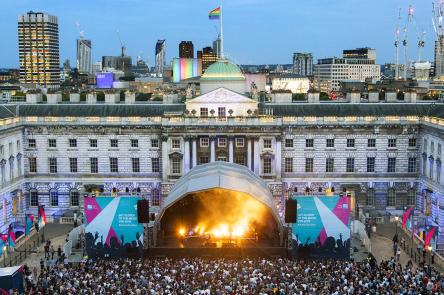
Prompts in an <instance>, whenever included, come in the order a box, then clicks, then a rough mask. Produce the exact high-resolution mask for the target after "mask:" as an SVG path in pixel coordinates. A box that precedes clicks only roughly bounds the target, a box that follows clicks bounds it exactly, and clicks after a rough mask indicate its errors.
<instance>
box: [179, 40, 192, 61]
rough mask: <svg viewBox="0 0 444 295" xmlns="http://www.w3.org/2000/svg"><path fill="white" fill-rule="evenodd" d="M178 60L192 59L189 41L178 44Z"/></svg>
mask: <svg viewBox="0 0 444 295" xmlns="http://www.w3.org/2000/svg"><path fill="white" fill-rule="evenodd" d="M179 57H180V58H194V45H193V42H191V41H182V42H180V44H179Z"/></svg>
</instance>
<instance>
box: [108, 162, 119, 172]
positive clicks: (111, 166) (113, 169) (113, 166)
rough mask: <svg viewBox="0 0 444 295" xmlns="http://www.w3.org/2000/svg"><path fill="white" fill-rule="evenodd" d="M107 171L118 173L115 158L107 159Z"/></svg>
mask: <svg viewBox="0 0 444 295" xmlns="http://www.w3.org/2000/svg"><path fill="white" fill-rule="evenodd" d="M109 169H110V171H111V172H112V173H117V172H119V162H118V159H117V158H109Z"/></svg>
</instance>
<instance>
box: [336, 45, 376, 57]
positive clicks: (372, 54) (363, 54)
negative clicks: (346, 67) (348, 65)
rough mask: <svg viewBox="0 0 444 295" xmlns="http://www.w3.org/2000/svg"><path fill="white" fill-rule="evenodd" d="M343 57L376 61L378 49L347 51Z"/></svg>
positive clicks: (366, 48) (343, 53) (367, 48)
mask: <svg viewBox="0 0 444 295" xmlns="http://www.w3.org/2000/svg"><path fill="white" fill-rule="evenodd" d="M342 56H343V57H344V58H353V59H372V60H376V49H373V48H369V47H364V48H356V49H345V50H343V51H342Z"/></svg>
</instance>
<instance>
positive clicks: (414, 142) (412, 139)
mask: <svg viewBox="0 0 444 295" xmlns="http://www.w3.org/2000/svg"><path fill="white" fill-rule="evenodd" d="M409 147H416V138H409Z"/></svg>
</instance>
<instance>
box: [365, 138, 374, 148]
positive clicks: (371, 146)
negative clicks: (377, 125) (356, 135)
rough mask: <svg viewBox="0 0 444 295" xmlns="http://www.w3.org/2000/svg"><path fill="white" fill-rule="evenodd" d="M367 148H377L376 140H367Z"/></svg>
mask: <svg viewBox="0 0 444 295" xmlns="http://www.w3.org/2000/svg"><path fill="white" fill-rule="evenodd" d="M367 147H369V148H374V147H376V138H369V139H368V140H367Z"/></svg>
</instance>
